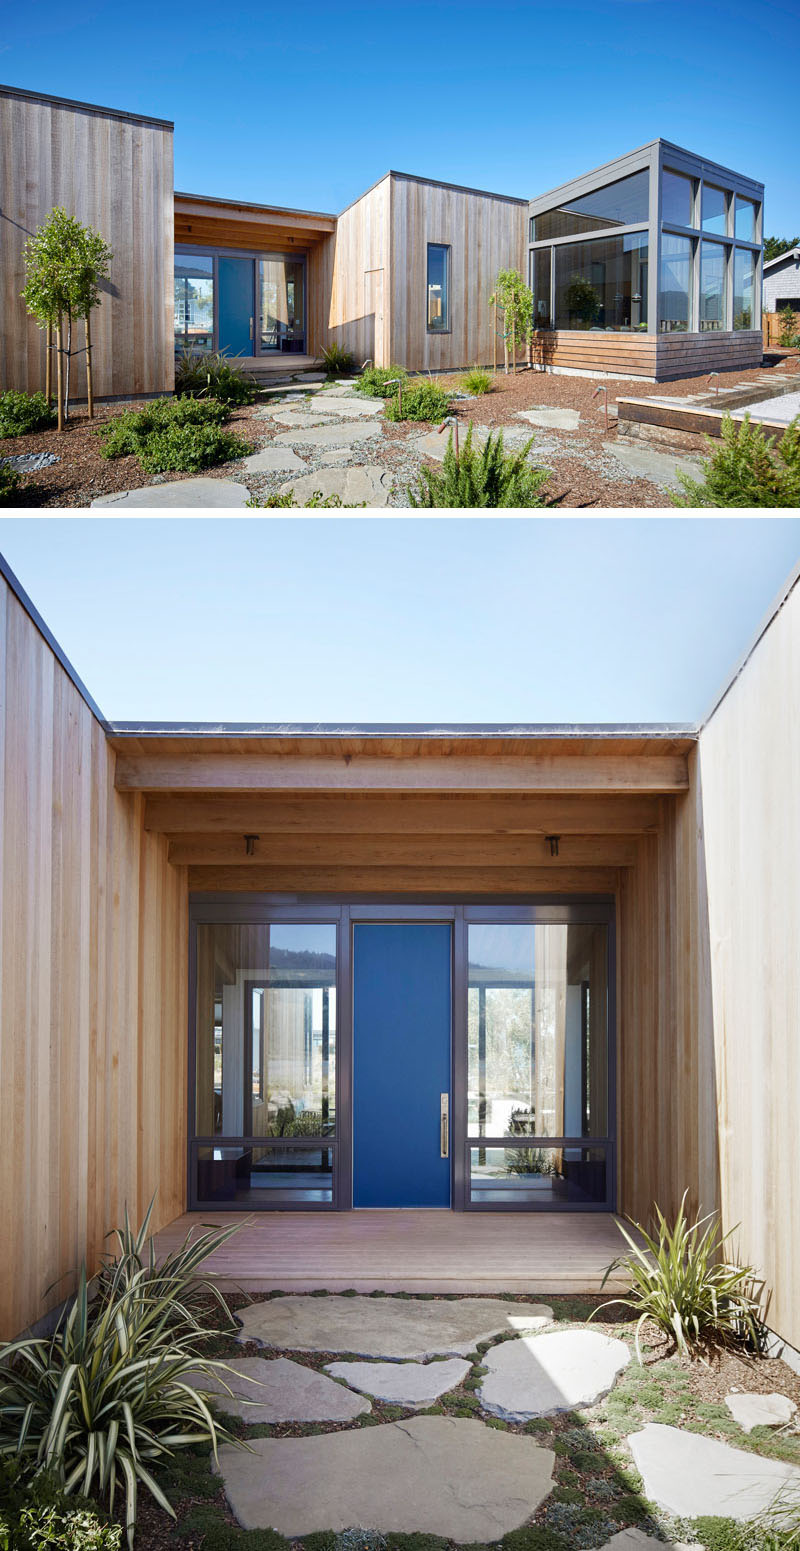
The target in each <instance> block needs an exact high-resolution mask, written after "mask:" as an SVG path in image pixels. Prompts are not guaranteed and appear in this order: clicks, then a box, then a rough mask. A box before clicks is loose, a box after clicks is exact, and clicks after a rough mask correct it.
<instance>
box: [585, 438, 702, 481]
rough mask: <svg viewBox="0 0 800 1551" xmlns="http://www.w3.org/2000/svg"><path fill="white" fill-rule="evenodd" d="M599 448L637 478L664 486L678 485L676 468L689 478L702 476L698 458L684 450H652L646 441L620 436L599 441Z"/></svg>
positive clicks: (700, 462)
mask: <svg viewBox="0 0 800 1551" xmlns="http://www.w3.org/2000/svg"><path fill="white" fill-rule="evenodd" d="M603 450H604V452H607V453H610V455H611V457H612V458H616V460H617V462H618V463H621V464H622V467H623V468H624V469H625V472H626V473H627V474H633V475H634V477H635V478H638V479H649V481H650V483H651V484H652V485H659V486H660V487H661V488H662V489H664V490H680V489H681V484H680V480H679V479H678V477H677V470H678V469H680V471H681V473H682V474H688V475H689V476H690V477H691V478H692V479H702V477H703V464H704V460H703V459H702V458H692V457H687V456H686V455H685V454H684V455H681V456H679V455H678V453H677V452H656V450H655V448H654V447H649V446H648V445H647V443H646V442H641V441H637V442H630V441H628V440H626V439H625V438H621V439H620V440H618V441H616V442H603Z"/></svg>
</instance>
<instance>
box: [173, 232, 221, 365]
mask: <svg viewBox="0 0 800 1551" xmlns="http://www.w3.org/2000/svg"><path fill="white" fill-rule="evenodd" d="M213 348H214V260H213V258H211V257H210V255H207V254H203V253H176V255H175V349H176V350H190V351H193V352H195V351H209V350H213Z"/></svg>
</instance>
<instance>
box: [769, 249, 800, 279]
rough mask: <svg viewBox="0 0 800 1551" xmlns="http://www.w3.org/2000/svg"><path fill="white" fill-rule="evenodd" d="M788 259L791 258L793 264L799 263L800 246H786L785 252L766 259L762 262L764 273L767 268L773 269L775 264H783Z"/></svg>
mask: <svg viewBox="0 0 800 1551" xmlns="http://www.w3.org/2000/svg"><path fill="white" fill-rule="evenodd" d="M788 259H793V260H794V262H795V264H800V248H787V249H786V252H785V253H779V254H778V257H777V258H774V259H767V261H766V263H765V264H764V273H765V274H766V272H767V270H768V269H774V268H775V265H776V264H785V263H786V262H787V260H788Z"/></svg>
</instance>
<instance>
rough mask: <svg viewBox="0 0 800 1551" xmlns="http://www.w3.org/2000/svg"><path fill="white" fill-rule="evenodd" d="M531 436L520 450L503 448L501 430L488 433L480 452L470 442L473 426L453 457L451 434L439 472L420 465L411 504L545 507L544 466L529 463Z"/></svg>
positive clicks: (545, 475)
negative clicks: (538, 466) (510, 450)
mask: <svg viewBox="0 0 800 1551" xmlns="http://www.w3.org/2000/svg"><path fill="white" fill-rule="evenodd" d="M532 446H533V437H531V439H530V441H528V442H526V443H525V446H524V447H523V448H522V449H521V451H520V452H515V453H506V452H505V451H504V450H503V433H502V431H498V433H497V436H496V437H493V436H491V435H490V436H488V437H487V439H486V445H485V447H484V448H483V451H482V452H476V451H475V449H474V447H473V445H472V426H470V428H469V431H468V432H467V438H466V441H465V442H464V445H463V447H462V449H461V453H460V456H459V457H458V458H456V455H455V449H454V447H453V433H452V431H451V432H450V435H449V437H448V441H447V451H446V453H445V455H444V463H443V465H442V469H441V472H439V470H438V469H436V470H432V469H427V468H423V469H422V471H421V475H420V480H419V485H418V488H417V490H416V491H414V490H412V489H409V492H408V496H409V503H410V505H411V506H416V507H421V506H438V507H454V506H467V507H483V506H492V507H496V506H544V505H545V501H544V498H543V497H542V495H541V494H540V491H541V487H542V485H543V484H544V483H545V481H546V480H547V479H548V477H549V475H548V471H547V470H546V469H534V468H531V465H530V464H529V463H528V461H527V459H528V453H529V451H530V449H531V447H532Z"/></svg>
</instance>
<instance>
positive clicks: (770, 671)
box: [700, 585, 800, 1348]
mask: <svg viewBox="0 0 800 1551" xmlns="http://www.w3.org/2000/svg"><path fill="white" fill-rule="evenodd" d="M799 700H800V585H796V586H795V587H794V590H793V591H792V592H791V594H790V596H789V597H788V599H787V601H786V602H785V603H784V606H783V608H782V609H781V610H780V612H779V613H778V614H777V616H776V617H775V619H774V620H773V622H772V624H771V625H770V627H769V629H768V630H767V631H766V633H765V635H764V636H762V638H761V641H760V642H759V644H758V646H757V647H756V648H755V651H754V652H753V654H752V656H751V657H750V660H749V662H748V663H747V664H746V666H745V668H744V670H743V671H742V673H741V675H740V676H739V678H737V679H736V681H735V683H734V684H733V685H732V687H731V689H730V690H729V692H728V694H727V695H726V697H725V699H724V700H723V701H722V703H721V705H720V706H719V707H718V709H717V710H716V712H715V713H714V715H713V716H712V717H711V719H710V721H709V722H708V724H707V726H706V727H705V728H704V729H703V731H702V733H701V735H700V764H701V769H702V778H703V811H704V815H705V853H706V870H707V876H708V901H709V920H710V937H711V985H712V991H713V1010H714V1037H715V1046H716V1069H717V1085H718V1089H719V1133H720V1150H721V1180H722V1209H723V1215H724V1220H725V1224H726V1226H727V1227H734V1226H735V1225H736V1224H737V1223H738V1224H740V1225H741V1226H740V1230H739V1233H738V1235H737V1239H738V1244H739V1250H740V1253H741V1255H742V1257H743V1259H745V1260H747V1261H750V1262H752V1263H753V1264H754V1265H756V1266H757V1267H758V1269H759V1271H760V1272H761V1274H762V1275H763V1276H765V1278H766V1281H767V1285H768V1286H769V1287H771V1288H772V1291H773V1301H772V1307H771V1309H770V1318H769V1323H770V1325H771V1326H772V1328H773V1329H775V1330H777V1331H778V1332H779V1333H780V1334H781V1335H782V1336H783V1337H784V1338H785V1339H786V1340H788V1341H790V1342H791V1343H792V1345H793V1346H795V1347H797V1348H800V1233H799V1232H798V1224H800V1125H799V1124H798V1120H799V1118H800V1032H799V1031H800V953H799V952H798V943H800V870H799V869H798V856H800V807H798V795H797V786H798V772H800V718H798V716H797V705H798V701H799Z"/></svg>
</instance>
